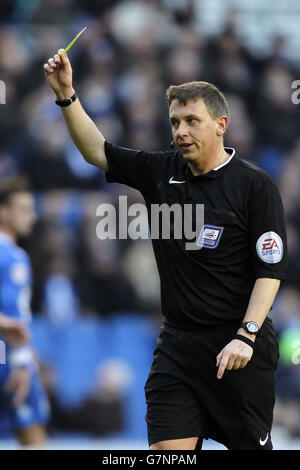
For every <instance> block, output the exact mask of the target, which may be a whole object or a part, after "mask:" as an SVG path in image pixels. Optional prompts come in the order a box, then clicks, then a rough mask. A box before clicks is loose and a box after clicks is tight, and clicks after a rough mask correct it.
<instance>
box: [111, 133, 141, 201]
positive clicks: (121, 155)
mask: <svg viewBox="0 0 300 470" xmlns="http://www.w3.org/2000/svg"><path fill="white" fill-rule="evenodd" d="M105 155H106V158H107V161H108V171H107V172H106V180H107V182H109V183H122V184H126V185H127V186H130V187H132V188H135V189H138V190H139V191H141V192H144V190H145V187H146V185H147V176H149V175H148V173H147V168H148V154H147V153H146V152H143V151H138V150H131V149H127V148H124V147H118V146H116V145H112V144H110V143H108V142H105Z"/></svg>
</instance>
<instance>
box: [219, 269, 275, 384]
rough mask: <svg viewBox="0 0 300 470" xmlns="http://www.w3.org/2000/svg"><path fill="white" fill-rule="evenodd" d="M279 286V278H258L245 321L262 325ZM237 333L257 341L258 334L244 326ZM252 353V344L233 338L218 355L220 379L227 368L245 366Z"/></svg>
mask: <svg viewBox="0 0 300 470" xmlns="http://www.w3.org/2000/svg"><path fill="white" fill-rule="evenodd" d="M279 286H280V280H279V279H268V278H261V279H256V281H255V284H254V286H253V289H252V293H251V297H250V300H249V304H248V308H247V311H246V314H245V316H244V319H243V322H247V321H254V322H256V323H257V324H258V326H259V327H261V325H262V324H263V322H264V321H265V319H266V317H267V315H268V313H269V311H270V309H271V307H272V304H273V302H274V299H275V297H276V294H277V292H278V289H279ZM237 333H238V334H240V335H243V336H245V337H247V338H249V339H250V340H251V341H252V342H253V343H254V342H255V338H256V336H255V335H252V334H250V333H248V332H247V331H245V330H244V329H243V328H239V330H238V331H237ZM252 354H253V348H252V347H251V346H249V345H248V344H246V343H244V342H243V341H240V340H239V339H233V340H232V341H231V342H230V343H228V344H227V345H226V346H225V348H223V349H222V351H221V352H220V353H219V354H218V356H217V367H218V372H217V377H218V379H221V378H222V377H223V374H224V371H225V369H226V370H232V369H240V368H243V367H245V366H246V365H247V364H248V362H249V361H250V359H251V357H252Z"/></svg>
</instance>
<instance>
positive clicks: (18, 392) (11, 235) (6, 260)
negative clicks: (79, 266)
mask: <svg viewBox="0 0 300 470" xmlns="http://www.w3.org/2000/svg"><path fill="white" fill-rule="evenodd" d="M34 221H35V212H34V200H33V196H32V194H31V193H30V192H29V190H28V188H27V186H26V183H25V182H24V181H23V180H14V181H10V182H7V183H6V184H3V185H0V312H1V318H0V335H1V332H3V333H4V335H3V336H2V337H1V336H0V339H1V341H4V343H5V361H0V428H1V429H2V430H3V428H4V429H5V427H6V426H8V428H9V429H10V430H11V429H13V431H14V433H15V435H16V437H17V438H18V441H19V442H20V444H22V445H24V446H25V445H28V446H37V445H41V444H42V443H44V442H45V439H46V432H45V423H46V422H47V420H48V416H49V407H48V401H47V397H46V395H45V392H44V390H43V387H42V385H41V383H40V379H39V374H38V365H37V361H36V359H35V354H34V350H33V348H32V346H31V345H30V333H29V328H30V322H31V311H30V296H31V283H32V273H31V264H30V260H29V257H28V255H27V254H26V252H25V251H24V250H23V249H22V248H20V247H19V246H18V245H17V239H18V238H19V237H23V236H27V235H29V234H30V232H31V229H32V226H33V223H34ZM5 318H6V319H7V321H6V322H5ZM8 318H9V320H8ZM18 323H19V324H20V325H22V328H23V329H22V330H20V329H18ZM1 324H2V325H3V326H2V328H1ZM14 325H15V329H14ZM22 343H23V344H22ZM24 343H25V344H24ZM1 344H2V345H3V342H2V343H1ZM20 344H22V345H21V346H20ZM3 362H5V363H4V364H3Z"/></svg>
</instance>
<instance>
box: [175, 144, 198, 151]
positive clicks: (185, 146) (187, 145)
mask: <svg viewBox="0 0 300 470" xmlns="http://www.w3.org/2000/svg"><path fill="white" fill-rule="evenodd" d="M177 145H178V147H179V148H180V150H181V151H182V152H185V151H187V150H190V149H191V147H193V146H194V144H193V143H189V142H183V143H181V144H179V143H178V144H177Z"/></svg>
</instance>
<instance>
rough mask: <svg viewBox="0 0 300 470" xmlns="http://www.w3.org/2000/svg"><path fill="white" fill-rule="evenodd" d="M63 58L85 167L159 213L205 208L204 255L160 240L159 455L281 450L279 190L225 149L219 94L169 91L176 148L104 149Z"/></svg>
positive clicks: (63, 81)
mask: <svg viewBox="0 0 300 470" xmlns="http://www.w3.org/2000/svg"><path fill="white" fill-rule="evenodd" d="M61 51H62V50H59V51H58V54H59V52H61ZM58 54H56V55H55V56H54V57H53V58H51V59H49V60H48V63H46V64H44V71H45V74H46V78H47V80H48V83H49V85H50V86H51V88H52V89H53V91H54V92H55V94H56V97H57V99H56V104H57V105H59V106H60V107H61V109H62V113H63V116H64V119H65V121H66V125H67V127H68V130H69V133H70V135H71V137H72V139H73V141H74V143H75V144H76V146H77V147H78V149H79V150H80V152H81V153H82V155H83V157H84V159H85V160H86V161H87V162H89V163H91V164H93V165H96V166H98V167H100V168H102V169H103V170H105V171H106V176H107V180H108V181H109V182H113V181H114V182H118V183H124V184H126V185H129V186H131V187H133V188H136V189H138V190H139V191H140V192H141V193H142V195H143V197H144V199H145V202H146V205H147V208H148V213H149V214H150V211H149V209H150V208H151V205H152V204H163V203H166V204H168V205H169V206H170V205H172V204H174V203H177V204H179V205H180V206H181V207H183V206H184V205H185V204H191V205H192V207H193V208H195V207H196V204H203V205H204V225H203V226H202V229H201V231H200V233H199V234H197V237H196V245H198V248H199V249H197V250H187V249H186V240H185V239H184V237H182V239H178V238H177V237H174V236H173V237H171V239H169V240H164V239H162V238H160V239H157V240H152V243H153V248H154V253H155V257H156V262H157V265H158V270H159V274H160V279H161V301H162V311H163V315H164V317H165V321H164V323H163V326H162V327H161V332H160V335H159V338H158V340H157V348H156V350H155V351H154V361H153V364H152V367H151V371H150V374H149V377H148V380H147V383H146V385H145V394H146V401H147V415H146V421H147V426H148V440H149V446H150V449H151V450H193V449H197V450H198V449H201V446H202V440H203V438H212V439H214V440H216V441H218V442H221V443H223V444H224V445H225V446H226V447H227V448H228V449H230V450H258V449H260V450H270V449H272V440H271V427H272V418H273V408H274V372H275V369H276V367H277V362H278V343H277V340H276V336H275V333H274V329H273V326H272V321H271V319H270V318H269V317H268V313H269V311H270V309H271V308H272V304H273V301H274V298H275V296H276V293H277V291H278V288H279V285H280V281H281V280H283V279H284V278H285V276H286V265H287V250H286V231H285V222H284V214H283V208H282V203H281V199H280V195H279V193H278V190H277V188H276V186H275V184H274V183H273V181H272V180H271V178H270V177H269V176H268V175H267V174H266V173H265V172H264V171H262V170H261V169H259V168H257V167H255V166H254V165H252V164H250V163H248V162H246V161H244V160H242V159H240V158H239V156H238V155H236V153H235V150H234V149H232V148H226V147H224V145H223V137H224V134H225V132H226V129H227V126H228V122H229V117H228V115H229V112H228V105H227V102H226V99H225V97H224V96H223V94H222V93H221V92H220V91H219V90H218V89H217V88H216V87H215V86H214V85H212V84H209V83H206V82H191V83H186V84H183V85H180V86H171V87H170V88H169V89H168V90H167V98H168V103H169V117H170V123H171V127H172V135H173V139H174V144H175V148H174V149H172V150H170V151H167V152H143V151H135V150H129V149H124V148H121V147H118V146H115V145H112V144H110V143H108V142H107V141H105V139H104V137H103V135H102V134H101V132H100V131H99V130H98V128H97V127H96V126H95V124H94V123H93V121H92V120H91V119H90V118H89V117H88V116H87V114H86V113H85V111H84V110H83V108H82V106H81V104H80V101H79V99H78V98H77V95H76V93H75V90H74V88H73V87H72V68H71V65H70V62H69V59H68V57H67V54H66V53H65V54H63V55H62V56H61V57H60V56H59V55H58ZM149 217H150V218H151V216H150V215H149ZM150 222H151V220H150ZM173 228H174V227H173Z"/></svg>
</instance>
